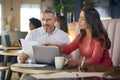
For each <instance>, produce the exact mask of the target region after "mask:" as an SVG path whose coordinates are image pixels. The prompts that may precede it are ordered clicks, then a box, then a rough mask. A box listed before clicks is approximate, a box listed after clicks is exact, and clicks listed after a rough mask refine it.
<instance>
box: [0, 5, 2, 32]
mask: <svg viewBox="0 0 120 80" xmlns="http://www.w3.org/2000/svg"><path fill="white" fill-rule="evenodd" d="M1 15H2V12H1V3H0V34H1V26H2V25H1V20H2V18H1Z"/></svg>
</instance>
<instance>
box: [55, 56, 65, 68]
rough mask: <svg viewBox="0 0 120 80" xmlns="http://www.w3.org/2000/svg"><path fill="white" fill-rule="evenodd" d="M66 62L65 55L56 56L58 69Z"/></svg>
mask: <svg viewBox="0 0 120 80" xmlns="http://www.w3.org/2000/svg"><path fill="white" fill-rule="evenodd" d="M64 63H65V58H64V57H63V56H58V57H55V67H56V69H62V68H63V66H64Z"/></svg>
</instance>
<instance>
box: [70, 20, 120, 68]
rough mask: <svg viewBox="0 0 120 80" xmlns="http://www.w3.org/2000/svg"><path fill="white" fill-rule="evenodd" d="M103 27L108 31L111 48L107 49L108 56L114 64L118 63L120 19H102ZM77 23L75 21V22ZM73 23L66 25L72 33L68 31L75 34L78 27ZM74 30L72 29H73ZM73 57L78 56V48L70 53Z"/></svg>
mask: <svg viewBox="0 0 120 80" xmlns="http://www.w3.org/2000/svg"><path fill="white" fill-rule="evenodd" d="M102 23H103V25H104V27H105V29H106V30H107V32H108V36H109V38H110V40H111V49H110V50H109V53H110V57H111V59H112V61H113V65H114V66H118V65H120V34H119V33H120V19H108V20H102ZM76 24H77V23H76ZM76 24H75V22H74V23H70V24H69V25H68V27H69V29H71V30H72V32H74V33H70V34H72V36H73V34H74V35H75V36H76V35H77V34H78V33H79V31H80V30H79V27H78V26H77V25H76ZM73 30H74V31H73ZM72 56H73V58H79V57H78V56H79V52H78V50H77V51H75V52H74V53H73V54H72Z"/></svg>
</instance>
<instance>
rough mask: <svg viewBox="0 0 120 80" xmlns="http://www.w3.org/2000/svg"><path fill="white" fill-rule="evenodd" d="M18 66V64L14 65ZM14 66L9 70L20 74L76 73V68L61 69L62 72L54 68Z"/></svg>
mask: <svg viewBox="0 0 120 80" xmlns="http://www.w3.org/2000/svg"><path fill="white" fill-rule="evenodd" d="M16 64H20V63H16ZM16 64H12V65H11V70H13V71H16V72H21V73H27V74H41V73H53V72H63V71H67V72H74V71H78V69H77V68H71V69H67V68H65V69H62V70H57V69H55V66H48V65H47V66H45V67H19V66H15V65H16ZM28 65H29V64H28Z"/></svg>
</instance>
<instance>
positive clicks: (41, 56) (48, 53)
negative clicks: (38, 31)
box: [33, 45, 61, 65]
mask: <svg viewBox="0 0 120 80" xmlns="http://www.w3.org/2000/svg"><path fill="white" fill-rule="evenodd" d="M33 53H34V58H35V62H36V63H39V64H49V65H54V58H55V56H61V55H60V52H59V48H58V47H57V46H40V45H33Z"/></svg>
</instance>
